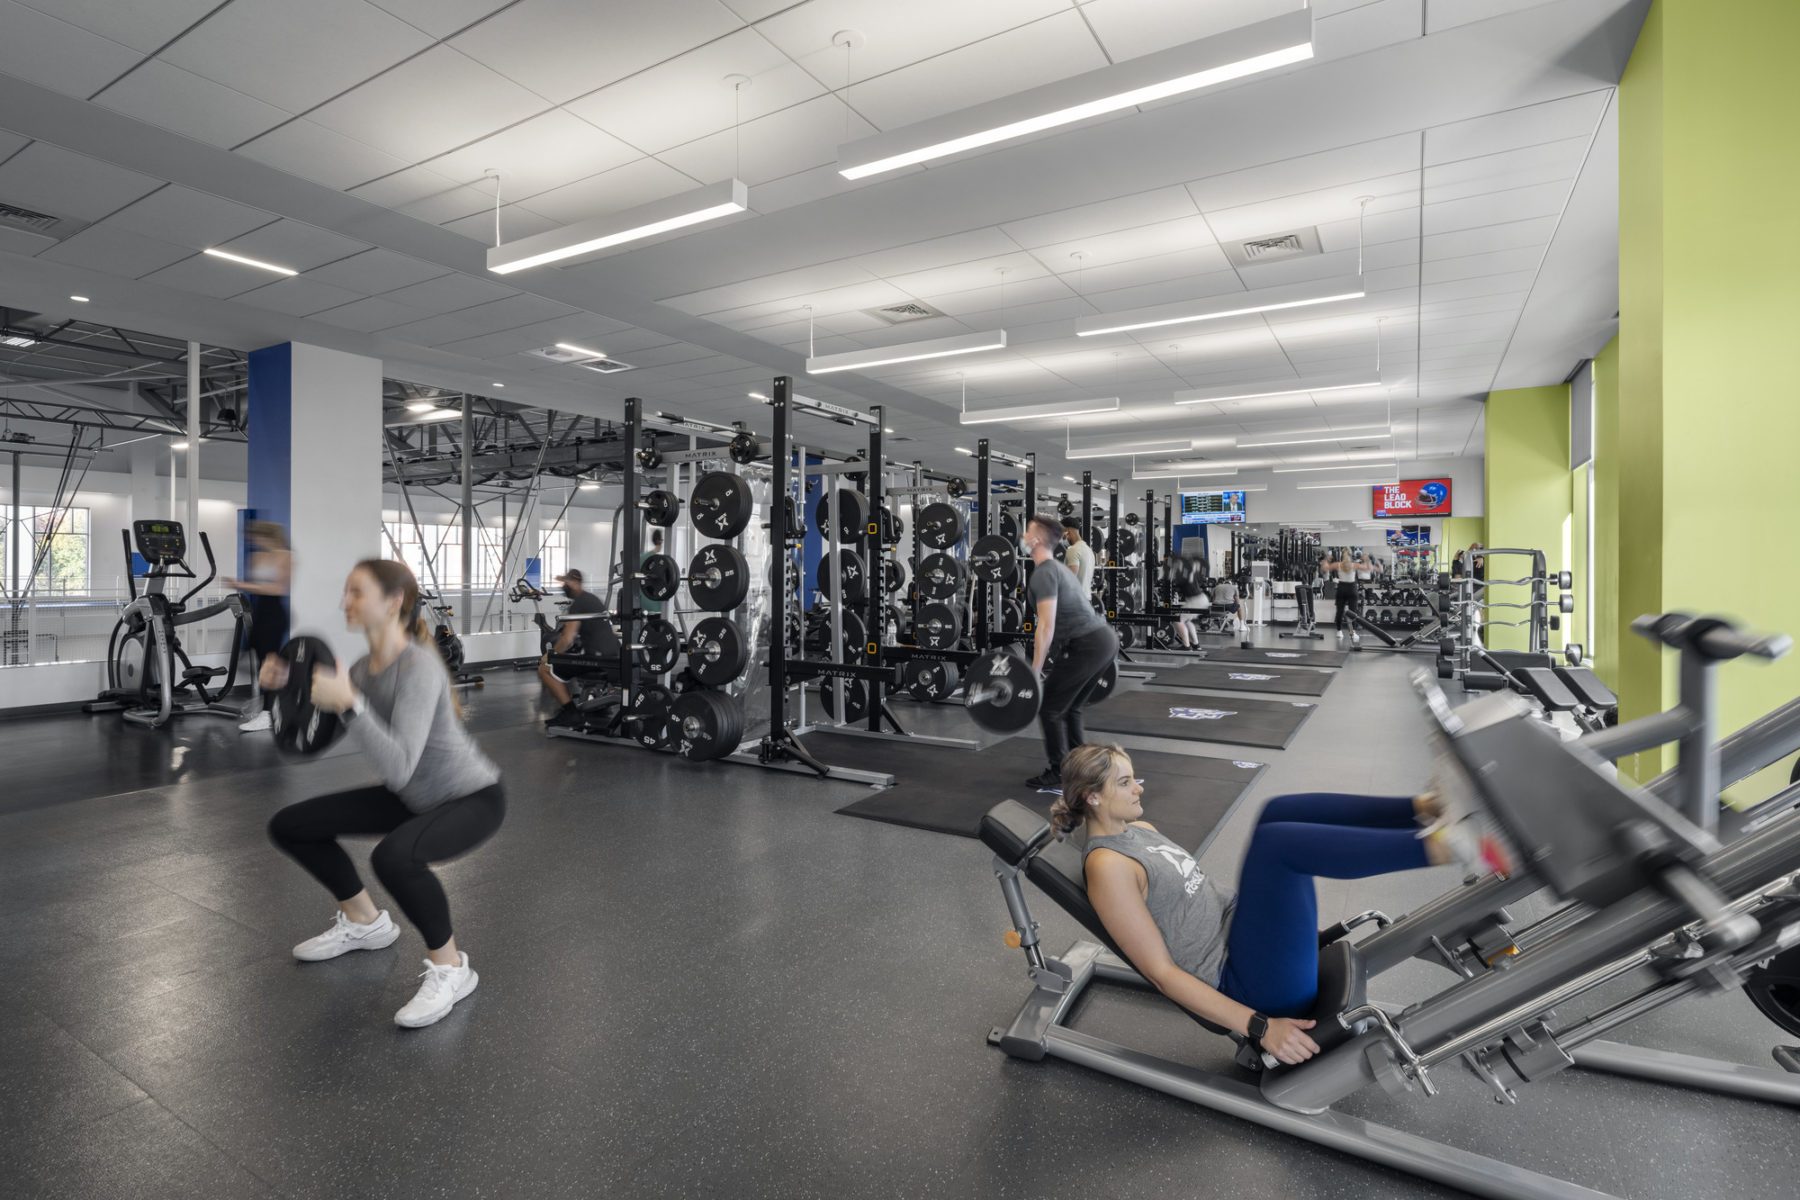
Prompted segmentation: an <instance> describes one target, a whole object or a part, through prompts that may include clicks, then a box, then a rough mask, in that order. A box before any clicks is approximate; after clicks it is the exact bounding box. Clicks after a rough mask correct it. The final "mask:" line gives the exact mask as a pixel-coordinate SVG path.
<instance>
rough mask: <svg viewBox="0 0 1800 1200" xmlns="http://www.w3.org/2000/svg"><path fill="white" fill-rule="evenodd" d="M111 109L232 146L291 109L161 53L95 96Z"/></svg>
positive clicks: (279, 120) (269, 126)
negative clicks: (173, 61) (216, 80)
mask: <svg viewBox="0 0 1800 1200" xmlns="http://www.w3.org/2000/svg"><path fill="white" fill-rule="evenodd" d="M94 101H95V103H97V104H102V105H104V106H105V107H107V108H110V109H112V110H113V111H115V112H121V113H124V114H125V115H126V116H128V117H135V118H136V119H138V120H140V121H148V122H149V123H150V124H152V125H160V126H162V127H163V128H164V129H168V130H173V131H174V132H176V133H179V134H182V135H183V136H185V137H191V138H195V139H197V140H199V141H202V142H207V143H209V144H211V145H214V146H222V147H227V148H229V147H232V146H235V145H237V144H238V143H240V142H244V141H248V140H249V139H251V138H253V137H255V136H256V135H257V134H259V133H264V132H266V131H268V130H270V129H273V128H274V127H275V126H277V125H279V124H281V123H282V122H283V121H285V120H287V119H288V118H289V117H290V116H292V115H293V114H291V113H288V112H286V111H284V110H282V109H279V108H276V107H275V106H274V105H272V104H264V103H263V102H262V101H261V100H258V99H256V98H255V97H253V96H246V95H245V94H244V93H242V92H234V91H232V90H231V89H230V88H228V87H226V86H225V85H224V84H222V83H214V82H213V81H212V80H210V79H206V78H203V77H201V76H199V75H195V74H194V73H192V72H191V71H184V70H182V69H181V68H180V67H176V66H171V65H169V64H168V63H166V62H162V61H161V60H159V59H151V60H150V61H149V62H147V63H144V64H143V65H142V66H140V67H139V68H138V69H137V70H135V71H133V72H132V73H131V74H129V75H127V76H125V78H123V79H121V80H119V82H117V83H115V84H113V85H112V86H111V87H109V88H107V89H106V90H105V91H104V92H101V93H100V94H99V95H98V96H96V97H94Z"/></svg>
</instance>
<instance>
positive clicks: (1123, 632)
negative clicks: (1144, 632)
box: [1116, 625, 1137, 650]
mask: <svg viewBox="0 0 1800 1200" xmlns="http://www.w3.org/2000/svg"><path fill="white" fill-rule="evenodd" d="M1116 632H1117V634H1118V636H1119V645H1120V646H1121V647H1122V648H1124V649H1126V650H1129V649H1131V648H1132V647H1133V646H1135V645H1137V626H1136V625H1120V626H1119V627H1118V628H1117V630H1116Z"/></svg>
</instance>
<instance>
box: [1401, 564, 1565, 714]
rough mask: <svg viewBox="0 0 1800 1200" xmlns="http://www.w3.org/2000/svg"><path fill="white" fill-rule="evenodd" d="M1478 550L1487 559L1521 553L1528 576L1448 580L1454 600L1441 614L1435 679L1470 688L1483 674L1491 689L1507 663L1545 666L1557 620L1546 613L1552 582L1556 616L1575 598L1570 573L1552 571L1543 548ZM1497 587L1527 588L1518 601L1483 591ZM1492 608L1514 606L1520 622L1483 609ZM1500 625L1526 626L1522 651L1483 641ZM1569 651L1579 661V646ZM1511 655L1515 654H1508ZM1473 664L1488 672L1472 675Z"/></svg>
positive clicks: (1506, 674) (1503, 677) (1502, 680)
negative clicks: (1495, 617)
mask: <svg viewBox="0 0 1800 1200" xmlns="http://www.w3.org/2000/svg"><path fill="white" fill-rule="evenodd" d="M1481 553H1482V557H1484V558H1486V559H1487V560H1488V561H1489V562H1490V563H1492V561H1493V560H1494V558H1495V556H1500V555H1522V556H1525V557H1526V558H1528V559H1529V560H1530V563H1531V567H1530V574H1528V575H1525V576H1523V577H1522V578H1519V579H1486V580H1479V579H1475V578H1473V577H1463V578H1460V579H1455V580H1449V581H1447V582H1448V583H1449V584H1450V585H1451V586H1452V588H1453V589H1454V596H1455V599H1454V600H1452V601H1451V602H1450V604H1449V605H1448V609H1447V612H1446V618H1445V628H1446V636H1445V637H1444V638H1443V640H1442V641H1441V642H1440V649H1439V657H1438V672H1437V673H1438V677H1439V678H1440V679H1461V680H1463V683H1464V686H1465V687H1469V686H1470V685H1471V683H1472V682H1473V679H1474V678H1480V677H1483V676H1484V675H1485V678H1482V683H1483V685H1484V687H1491V686H1492V685H1494V684H1495V683H1496V681H1498V683H1499V684H1501V685H1506V684H1508V683H1510V681H1511V674H1510V671H1509V670H1508V667H1509V666H1550V665H1551V656H1552V651H1551V649H1550V631H1551V630H1552V628H1555V627H1558V626H1560V624H1561V621H1560V616H1559V617H1552V616H1551V615H1550V606H1551V600H1550V586H1551V585H1552V584H1555V585H1556V587H1557V588H1558V590H1559V591H1560V592H1561V593H1562V594H1561V595H1559V596H1558V597H1557V600H1556V607H1557V611H1558V613H1559V614H1560V613H1567V612H1570V611H1572V610H1573V609H1574V601H1575V598H1574V596H1573V595H1571V594H1570V593H1569V591H1568V589H1569V587H1570V585H1571V584H1572V583H1573V580H1572V579H1571V578H1570V575H1569V572H1567V571H1560V572H1558V573H1557V574H1555V575H1551V574H1550V572H1549V563H1548V559H1547V557H1546V555H1545V554H1544V552H1543V551H1542V550H1520V549H1484V550H1483V551H1482V552H1481ZM1441 578H1442V577H1440V579H1441ZM1496 587H1527V588H1529V589H1530V593H1529V597H1528V598H1527V599H1526V600H1524V601H1523V602H1518V601H1499V600H1493V599H1490V598H1489V597H1488V593H1489V591H1490V590H1491V589H1493V588H1496ZM1496 608H1508V609H1519V610H1523V611H1524V613H1525V615H1524V618H1523V619H1522V620H1517V621H1496V620H1492V619H1490V618H1488V617H1487V616H1486V615H1485V614H1486V612H1487V611H1488V610H1491V609H1496ZM1501 626H1505V627H1523V628H1524V629H1525V631H1526V648H1525V650H1524V651H1522V652H1520V651H1507V650H1489V649H1487V648H1486V647H1485V646H1484V645H1483V644H1482V639H1481V637H1480V633H1481V631H1483V630H1485V629H1487V628H1490V627H1501ZM1570 649H1571V650H1573V651H1574V653H1573V655H1572V658H1573V661H1574V662H1575V663H1577V664H1578V663H1579V662H1580V647H1579V646H1575V647H1571V648H1570ZM1514 655H1517V656H1518V657H1517V658H1516V659H1514V658H1511V656H1514ZM1509 660H1510V661H1509ZM1477 662H1479V663H1480V664H1482V665H1483V666H1486V667H1490V668H1492V671H1491V673H1481V672H1475V673H1473V676H1472V673H1471V670H1470V668H1471V667H1473V666H1474V665H1475V664H1476V663H1477Z"/></svg>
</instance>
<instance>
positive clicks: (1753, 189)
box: [1489, 0, 1800, 800]
mask: <svg viewBox="0 0 1800 1200" xmlns="http://www.w3.org/2000/svg"><path fill="white" fill-rule="evenodd" d="M1729 10H1730V11H1729V15H1726V13H1724V12H1722V11H1721V9H1720V7H1719V6H1715V5H1705V4H1693V3H1680V4H1675V3H1669V2H1668V0H1658V3H1657V4H1656V5H1655V6H1654V7H1653V8H1652V9H1651V11H1650V14H1649V17H1648V19H1647V20H1646V21H1645V24H1644V28H1643V31H1642V33H1641V34H1640V36H1639V39H1638V43H1637V47H1636V49H1635V50H1634V51H1633V54H1632V57H1631V62H1630V64H1629V65H1628V67H1627V69H1626V71H1625V75H1624V77H1623V79H1622V81H1621V83H1620V88H1619V106H1620V107H1619V139H1620V147H1619V149H1620V168H1619V170H1620V178H1619V197H1620V200H1619V251H1620V255H1619V261H1620V270H1619V285H1620V287H1619V290H1620V331H1619V360H1620V361H1619V396H1618V457H1619V481H1618V495H1619V538H1618V545H1619V547H1620V550H1619V555H1618V557H1619V596H1620V603H1619V619H1620V621H1622V622H1628V621H1629V620H1630V619H1631V618H1633V617H1635V616H1637V615H1638V614H1639V613H1644V612H1656V611H1664V610H1681V611H1688V612H1697V613H1715V614H1719V615H1722V616H1727V617H1730V618H1732V619H1734V620H1737V621H1739V622H1741V623H1742V624H1744V625H1746V626H1748V627H1750V628H1753V629H1761V630H1781V631H1784V632H1787V633H1790V634H1797V635H1800V554H1795V553H1793V551H1792V550H1791V548H1790V547H1791V542H1792V537H1791V529H1792V525H1793V521H1794V518H1795V516H1796V514H1800V465H1797V460H1796V457H1795V447H1796V446H1800V403H1797V402H1796V400H1795V397H1794V361H1795V350H1794V346H1795V331H1796V329H1800V284H1797V283H1796V281H1797V280H1800V239H1797V238H1795V237H1794V235H1793V223H1794V208H1795V205H1794V197H1795V196H1796V195H1800V155H1796V154H1794V153H1791V152H1789V151H1788V150H1787V149H1786V148H1788V147H1791V146H1792V145H1793V140H1794V138H1793V131H1794V130H1795V129H1796V128H1800V84H1797V83H1796V81H1795V75H1794V70H1793V62H1792V57H1793V53H1792V52H1793V47H1794V46H1796V45H1800V4H1795V3H1793V2H1792V0H1738V2H1736V3H1734V4H1732V5H1730V6H1729ZM1722 231H1729V232H1728V233H1725V232H1722ZM1489 470H1490V473H1491V472H1492V466H1491V463H1490V467H1489ZM1490 520H1491V517H1490ZM1620 643H1621V649H1620V654H1619V665H1620V671H1619V681H1620V687H1619V689H1618V690H1619V693H1620V699H1621V715H1622V716H1624V717H1630V716H1636V715H1642V714H1643V713H1645V712H1648V711H1651V710H1653V709H1657V708H1662V707H1666V706H1667V705H1668V704H1670V703H1672V702H1673V701H1674V698H1675V694H1676V692H1675V685H1674V674H1675V672H1674V668H1675V659H1674V656H1673V655H1671V654H1665V653H1661V652H1659V651H1657V650H1656V649H1655V648H1653V647H1651V646H1650V644H1649V643H1646V642H1644V641H1642V639H1639V638H1637V637H1635V636H1633V635H1631V634H1629V633H1622V634H1621V636H1620ZM1797 695H1800V654H1796V655H1790V656H1789V657H1788V658H1787V659H1786V660H1784V661H1782V662H1779V663H1775V664H1762V663H1751V662H1737V663H1728V664H1726V665H1724V666H1723V667H1721V668H1720V670H1719V697H1720V727H1721V732H1725V731H1729V730H1732V729H1736V728H1738V727H1739V726H1741V725H1743V724H1744V723H1745V722H1747V721H1749V720H1752V719H1753V718H1755V717H1757V716H1759V715H1760V714H1762V713H1763V712H1765V711H1767V710H1768V709H1771V708H1773V707H1775V706H1777V705H1779V704H1782V703H1785V702H1787V701H1790V700H1792V699H1794V698H1795V697H1796V696H1797ZM1672 758H1673V751H1672V750H1665V751H1664V752H1663V753H1662V754H1661V755H1659V756H1650V755H1645V756H1641V760H1640V761H1639V762H1637V763H1635V764H1621V765H1622V766H1626V767H1627V769H1628V770H1630V771H1631V773H1632V774H1633V775H1635V776H1636V777H1637V778H1639V779H1642V778H1645V777H1646V776H1647V775H1648V774H1650V773H1653V771H1654V769H1656V768H1659V767H1661V766H1663V765H1665V764H1666V763H1667V762H1668V761H1671V760H1672ZM1652 759H1655V761H1650V760H1652ZM1786 777H1787V767H1786V764H1783V765H1782V766H1781V767H1779V768H1777V769H1775V770H1774V771H1771V772H1768V773H1765V774H1764V776H1762V777H1761V778H1758V779H1755V780H1751V781H1747V782H1746V784H1745V785H1743V786H1742V787H1740V788H1739V789H1737V791H1736V792H1735V793H1733V796H1732V798H1733V799H1735V800H1746V799H1752V798H1759V797H1760V796H1762V795H1766V794H1768V793H1769V792H1771V791H1773V790H1774V789H1775V787H1776V786H1777V784H1778V783H1779V782H1783V781H1785V779H1786Z"/></svg>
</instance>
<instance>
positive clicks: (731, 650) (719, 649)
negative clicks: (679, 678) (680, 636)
mask: <svg viewBox="0 0 1800 1200" xmlns="http://www.w3.org/2000/svg"><path fill="white" fill-rule="evenodd" d="M749 665H750V646H749V643H747V642H746V641H745V640H744V631H743V630H741V629H739V628H738V626H737V622H736V621H733V620H732V619H731V618H730V617H708V618H706V619H705V620H704V621H701V622H700V623H699V624H698V625H696V626H694V631H693V633H691V634H690V635H689V636H688V670H689V671H691V672H692V673H693V676H694V678H695V679H698V680H699V681H700V682H701V683H704V684H705V685H706V686H707V687H724V686H725V685H726V684H728V683H730V682H731V681H732V680H734V679H736V678H737V677H738V676H739V675H742V674H743V673H744V668H745V667H747V666H749Z"/></svg>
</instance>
